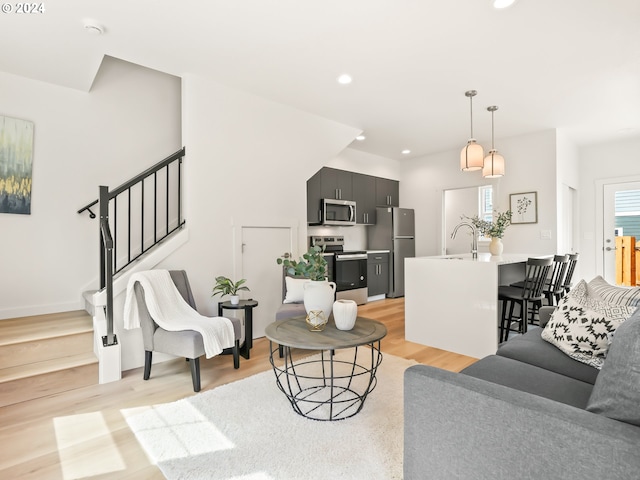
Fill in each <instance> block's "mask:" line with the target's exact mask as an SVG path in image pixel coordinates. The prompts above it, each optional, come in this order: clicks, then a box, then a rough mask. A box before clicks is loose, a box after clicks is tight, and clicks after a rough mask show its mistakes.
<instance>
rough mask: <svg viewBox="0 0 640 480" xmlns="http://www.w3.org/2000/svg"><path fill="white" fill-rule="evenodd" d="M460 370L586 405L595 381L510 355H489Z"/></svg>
mask: <svg viewBox="0 0 640 480" xmlns="http://www.w3.org/2000/svg"><path fill="white" fill-rule="evenodd" d="M460 373H463V374H465V375H469V376H471V377H475V378H480V379H482V380H486V381H488V382H492V383H497V384H499V385H504V386H505V387H511V388H515V389H516V390H520V391H523V392H527V393H531V394H533V395H538V396H540V397H544V398H548V399H550V400H555V401H557V402H561V403H564V404H567V405H572V406H574V407H578V408H582V409H584V408H585V407H586V406H587V402H588V400H589V396H590V395H591V390H592V389H593V385H591V384H589V383H586V382H581V381H580V380H576V379H575V378H570V377H567V376H565V375H560V374H559V373H555V372H551V371H549V370H545V369H544V368H540V367H536V366H534V365H529V364H528V363H523V362H519V361H517V360H513V359H511V358H507V357H502V356H498V355H490V356H488V357H485V358H483V359H482V360H479V361H477V362H476V363H474V364H473V365H470V366H469V367H467V368H465V369H464V370H462V371H461V372H460Z"/></svg>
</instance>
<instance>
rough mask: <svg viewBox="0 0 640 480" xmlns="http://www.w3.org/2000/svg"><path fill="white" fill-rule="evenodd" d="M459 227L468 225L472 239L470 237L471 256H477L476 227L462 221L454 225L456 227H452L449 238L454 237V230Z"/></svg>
mask: <svg viewBox="0 0 640 480" xmlns="http://www.w3.org/2000/svg"><path fill="white" fill-rule="evenodd" d="M460 227H469V228H470V229H471V234H472V239H471V257H472V258H478V231H477V230H476V227H475V226H474V225H473V224H472V223H469V222H462V223H459V224H458V225H456V228H454V229H453V233H452V234H451V238H452V239H453V238H456V232H457V231H458V229H459V228H460Z"/></svg>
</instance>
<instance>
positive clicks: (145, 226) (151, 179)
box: [78, 147, 185, 346]
mask: <svg viewBox="0 0 640 480" xmlns="http://www.w3.org/2000/svg"><path fill="white" fill-rule="evenodd" d="M184 155H185V149H184V147H183V148H182V149H181V150H178V151H177V152H176V153H174V154H173V155H170V156H168V157H167V158H165V159H164V160H162V161H161V162H158V163H157V164H156V165H154V166H152V167H151V168H148V169H147V170H145V171H144V172H142V173H140V174H139V175H136V176H135V177H133V178H132V179H131V180H129V181H127V182H125V183H123V184H122V185H120V186H119V187H117V188H115V189H113V190H112V191H109V187H106V186H100V192H99V198H98V200H95V201H93V202H91V203H89V204H88V205H86V206H84V207H83V208H81V209H80V210H78V213H83V212H85V211H86V212H88V213H89V216H90V217H91V218H95V217H96V214H95V213H94V212H93V211H92V210H91V208H92V207H94V206H95V205H96V204H99V214H100V225H99V229H100V289H101V290H103V289H106V292H105V293H106V297H107V298H106V307H105V316H106V320H107V335H106V336H104V337H103V338H102V342H103V345H105V346H109V345H114V344H117V342H118V340H117V338H116V336H115V334H114V332H113V279H114V277H115V276H116V275H117V274H118V273H120V272H121V271H122V270H124V269H125V268H127V267H128V266H129V265H131V264H132V263H133V262H135V261H136V260H137V259H139V258H140V257H141V256H142V255H144V254H145V253H147V252H148V251H149V250H151V249H152V248H154V247H155V246H156V245H158V244H159V243H160V242H162V240H164V239H165V238H167V237H168V236H169V235H171V234H172V233H174V232H176V231H177V230H179V229H180V228H182V227H183V226H184V224H185V221H184V219H183V218H182V162H183V158H184Z"/></svg>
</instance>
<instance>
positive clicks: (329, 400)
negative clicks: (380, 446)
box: [265, 317, 387, 421]
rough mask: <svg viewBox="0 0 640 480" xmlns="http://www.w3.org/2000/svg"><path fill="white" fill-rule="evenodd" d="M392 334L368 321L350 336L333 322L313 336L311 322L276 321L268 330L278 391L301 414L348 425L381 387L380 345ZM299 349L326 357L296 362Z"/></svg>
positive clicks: (358, 324) (359, 321)
mask: <svg viewBox="0 0 640 480" xmlns="http://www.w3.org/2000/svg"><path fill="white" fill-rule="evenodd" d="M386 334H387V328H386V327H385V326H384V325H383V324H382V323H380V322H378V321H376V320H371V319H369V318H364V317H358V318H357V320H356V324H355V326H354V327H353V329H352V330H348V331H343V330H338V329H337V328H336V326H335V323H334V322H333V317H331V320H330V321H329V323H328V324H327V326H326V327H325V329H324V330H323V331H321V332H311V331H309V329H308V327H307V324H306V322H305V317H294V318H289V319H287V320H282V321H279V322H274V323H271V324H270V325H268V326H267V328H266V330H265V335H266V337H267V338H268V339H269V361H270V362H271V366H272V367H273V372H274V374H275V376H276V384H277V386H278V388H279V389H280V391H282V393H284V394H285V396H286V397H287V399H288V400H289V402H290V403H291V406H292V407H293V410H294V411H295V412H296V413H298V414H299V415H302V416H303V417H306V418H310V419H313V420H323V421H334V420H344V419H345V418H349V417H352V416H354V415H355V414H357V413H358V412H360V410H362V407H363V405H364V401H365V400H366V398H367V395H368V394H369V393H371V392H372V391H373V389H374V388H375V386H376V383H377V379H376V372H377V369H378V366H379V365H380V364H381V363H382V352H381V351H380V340H381V339H382V338H384V336H385V335H386ZM279 346H282V347H284V358H283V359H280V358H279V355H278V348H279ZM293 348H299V349H305V350H312V351H314V350H319V351H320V353H319V354H316V355H313V356H311V357H307V358H303V359H300V360H297V361H295V362H294V361H293V357H292V355H291V349H293Z"/></svg>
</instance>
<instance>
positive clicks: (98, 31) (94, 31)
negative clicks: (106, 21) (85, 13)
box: [84, 22, 104, 35]
mask: <svg viewBox="0 0 640 480" xmlns="http://www.w3.org/2000/svg"><path fill="white" fill-rule="evenodd" d="M84 30H85V31H86V32H87V33H90V34H91V35H102V34H103V33H104V27H102V26H101V25H98V24H97V23H93V22H85V24H84Z"/></svg>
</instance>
